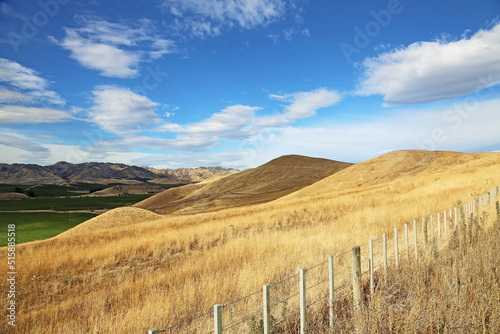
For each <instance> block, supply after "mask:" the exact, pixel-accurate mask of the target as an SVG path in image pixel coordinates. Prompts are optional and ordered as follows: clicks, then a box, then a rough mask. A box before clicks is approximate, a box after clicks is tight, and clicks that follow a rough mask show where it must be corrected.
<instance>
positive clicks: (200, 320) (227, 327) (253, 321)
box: [158, 187, 500, 334]
mask: <svg viewBox="0 0 500 334" xmlns="http://www.w3.org/2000/svg"><path fill="white" fill-rule="evenodd" d="M499 195H500V190H499V187H496V188H494V189H492V190H491V191H490V192H488V193H486V194H483V195H481V196H480V197H478V198H477V199H474V200H472V201H471V202H469V203H467V204H465V205H464V206H463V207H462V208H460V207H453V208H451V209H447V210H444V211H442V212H440V213H439V214H433V215H429V216H426V217H423V218H421V219H416V220H415V222H416V224H415V223H414V221H411V222H408V223H406V224H407V234H406V232H405V231H406V230H405V226H404V225H403V226H400V227H399V228H398V230H397V242H396V238H395V236H396V231H391V232H390V233H387V234H386V244H387V247H386V250H385V251H384V247H383V246H384V242H383V241H384V238H383V237H379V238H377V239H373V240H372V241H373V270H374V271H375V269H377V270H382V269H383V271H385V270H387V269H388V268H389V267H391V268H393V267H394V265H395V263H396V259H397V260H398V261H397V262H398V263H399V264H401V263H403V262H404V261H414V260H416V259H417V258H420V257H422V256H424V255H425V254H426V252H428V250H429V249H431V248H432V247H431V246H435V247H440V246H444V245H445V243H446V242H447V240H448V237H449V236H450V235H451V233H453V231H454V230H455V229H458V228H460V226H459V225H460V222H461V217H462V213H461V209H462V210H463V212H464V214H465V215H466V216H465V217H469V216H477V217H479V216H480V214H481V212H482V210H483V209H484V207H485V206H486V205H488V204H490V203H492V202H494V200H495V199H496V198H497V197H498V196H499ZM465 217H464V218H465ZM425 219H427V234H425V233H424V228H423V227H424V220H425ZM426 245H427V246H426ZM360 252H361V276H362V280H363V279H365V280H368V279H369V278H370V266H371V264H370V257H369V254H370V243H366V244H363V245H361V246H360ZM333 265H334V292H335V293H337V292H341V291H344V290H345V289H348V288H349V287H352V282H353V281H352V279H353V278H352V250H347V251H345V252H343V253H341V254H338V255H336V256H334V257H333ZM328 267H329V264H328V260H327V261H324V262H321V263H318V264H316V265H314V266H312V267H310V268H308V269H307V270H306V295H307V299H306V307H307V308H308V309H313V310H314V308H315V307H321V306H322V305H324V303H327V302H328V291H329V288H330V286H329V273H328V272H329V271H328ZM377 275H380V273H377V272H375V276H377ZM299 286H300V275H299V274H295V275H292V276H290V277H288V278H285V279H284V280H282V281H280V282H276V283H273V284H271V285H269V297H270V310H271V326H272V327H274V328H277V327H279V326H283V325H284V324H287V322H293V321H295V322H296V321H297V319H298V316H299V314H300V311H299V308H300V293H299V292H298V291H299ZM262 298H263V294H262V291H256V292H253V293H251V294H249V295H247V296H244V297H242V298H240V299H237V300H235V301H232V302H229V303H227V304H224V305H222V327H223V332H224V333H238V334H240V333H241V334H245V333H260V332H262V328H263V310H262V303H263V299H262ZM213 326H214V311H213V310H211V311H209V312H206V313H203V314H200V315H198V316H196V317H194V318H192V319H188V320H186V321H183V322H181V323H179V324H176V325H174V326H171V327H168V328H165V329H162V330H159V331H158V333H172V334H173V333H176V334H177V333H181V334H182V333H193V334H201V333H203V334H206V333H214V329H213Z"/></svg>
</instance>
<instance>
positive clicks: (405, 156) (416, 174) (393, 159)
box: [280, 150, 500, 205]
mask: <svg viewBox="0 0 500 334" xmlns="http://www.w3.org/2000/svg"><path fill="white" fill-rule="evenodd" d="M495 167H498V168H500V154H499V153H459V152H449V151H411V150H407V151H393V152H390V153H386V154H384V155H381V156H378V157H376V158H373V159H370V160H367V161H364V162H361V163H358V164H356V165H354V166H352V167H350V168H349V169H345V170H343V171H340V172H338V173H336V174H334V175H332V176H330V177H327V178H325V179H323V180H321V181H319V182H317V183H315V184H313V185H311V186H309V187H307V188H304V189H302V190H301V191H298V192H296V193H293V194H290V195H289V196H286V197H284V198H282V199H281V202H280V203H287V202H289V203H290V204H291V205H293V202H294V201H296V200H300V201H305V200H306V201H314V200H317V199H321V198H333V197H336V196H339V195H347V194H350V195H352V196H356V194H358V193H362V192H366V191H367V190H370V191H375V192H376V191H380V192H382V193H383V192H384V190H387V187H388V186H389V187H395V188H397V187H398V186H399V187H402V186H403V185H404V186H405V188H408V190H412V189H415V188H417V187H418V186H419V185H420V184H424V183H425V184H426V185H427V186H429V185H430V186H432V183H435V184H436V185H439V184H442V183H443V181H445V182H449V183H452V182H453V181H454V180H453V179H455V180H458V177H459V176H460V175H472V174H475V173H480V172H481V169H482V170H484V171H486V170H487V169H491V168H493V169H495ZM498 173H499V174H497V175H495V173H492V174H491V177H497V176H499V175H500V170H498ZM485 181H488V179H486V180H485ZM384 187H385V188H386V189H383V188H384ZM389 190H390V189H389ZM436 191H437V189H436Z"/></svg>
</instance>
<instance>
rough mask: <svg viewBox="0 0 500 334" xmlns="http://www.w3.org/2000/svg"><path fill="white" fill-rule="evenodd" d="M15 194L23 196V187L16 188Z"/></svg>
mask: <svg viewBox="0 0 500 334" xmlns="http://www.w3.org/2000/svg"><path fill="white" fill-rule="evenodd" d="M14 192H16V193H20V194H22V193H23V189H22V188H21V187H15V188H14Z"/></svg>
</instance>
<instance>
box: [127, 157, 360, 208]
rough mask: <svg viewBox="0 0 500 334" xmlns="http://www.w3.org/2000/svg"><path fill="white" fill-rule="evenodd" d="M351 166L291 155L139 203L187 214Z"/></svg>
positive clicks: (261, 197)
mask: <svg viewBox="0 0 500 334" xmlns="http://www.w3.org/2000/svg"><path fill="white" fill-rule="evenodd" d="M351 165H352V164H351V163H346V162H339V161H333V160H327V159H320V158H310V157H305V156H299V155H287V156H283V157H280V158H277V159H274V160H272V161H270V162H268V163H266V164H264V165H262V166H259V167H257V168H254V169H249V170H246V171H243V172H241V173H238V174H234V175H229V176H226V177H224V178H221V179H219V180H216V181H214V182H208V183H204V184H200V185H196V186H192V185H191V186H184V187H180V188H176V189H169V190H166V191H164V192H162V193H160V194H157V195H155V196H152V197H150V198H148V199H146V200H144V201H142V202H139V203H137V204H135V206H136V207H139V208H143V209H146V210H150V211H153V212H156V213H159V214H170V213H176V214H183V213H199V212H206V211H214V210H221V209H225V208H231V207H239V206H245V205H251V204H258V203H264V202H269V201H272V200H275V199H277V198H280V197H282V196H285V195H288V194H291V193H293V192H295V191H297V190H299V189H302V188H304V187H306V186H308V185H311V184H313V183H315V182H317V181H319V180H321V179H323V178H325V177H327V176H330V175H332V174H334V173H336V172H338V171H340V170H342V169H344V168H347V167H349V166H351Z"/></svg>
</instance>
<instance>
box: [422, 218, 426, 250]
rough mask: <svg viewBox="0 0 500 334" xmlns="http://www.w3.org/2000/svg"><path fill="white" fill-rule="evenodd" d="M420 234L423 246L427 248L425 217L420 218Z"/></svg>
mask: <svg viewBox="0 0 500 334" xmlns="http://www.w3.org/2000/svg"><path fill="white" fill-rule="evenodd" d="M422 236H423V239H424V248H427V217H423V218H422Z"/></svg>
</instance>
